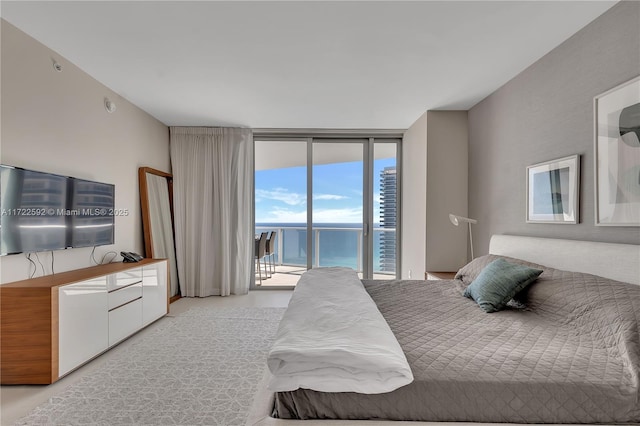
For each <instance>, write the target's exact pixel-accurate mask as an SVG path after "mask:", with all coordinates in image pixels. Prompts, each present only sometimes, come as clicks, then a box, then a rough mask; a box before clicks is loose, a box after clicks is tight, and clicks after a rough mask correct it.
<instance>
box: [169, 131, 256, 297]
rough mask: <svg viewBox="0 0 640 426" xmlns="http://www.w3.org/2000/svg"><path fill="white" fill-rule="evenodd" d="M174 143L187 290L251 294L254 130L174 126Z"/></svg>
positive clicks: (179, 245)
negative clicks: (249, 292)
mask: <svg viewBox="0 0 640 426" xmlns="http://www.w3.org/2000/svg"><path fill="white" fill-rule="evenodd" d="M170 144H171V164H172V171H173V197H174V207H173V208H174V221H175V223H174V226H175V234H176V235H175V238H176V258H177V261H178V275H179V281H180V289H181V292H182V295H183V296H190V297H193V296H196V297H205V296H212V295H220V296H228V295H229V294H246V293H247V292H248V291H249V282H250V279H251V274H252V273H253V250H254V247H253V244H254V233H253V230H252V227H251V209H252V193H253V188H252V185H253V170H252V154H251V153H252V146H253V135H252V132H251V130H250V129H239V128H210V127H171V142H170Z"/></svg>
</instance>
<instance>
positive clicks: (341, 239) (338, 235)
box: [256, 225, 395, 287]
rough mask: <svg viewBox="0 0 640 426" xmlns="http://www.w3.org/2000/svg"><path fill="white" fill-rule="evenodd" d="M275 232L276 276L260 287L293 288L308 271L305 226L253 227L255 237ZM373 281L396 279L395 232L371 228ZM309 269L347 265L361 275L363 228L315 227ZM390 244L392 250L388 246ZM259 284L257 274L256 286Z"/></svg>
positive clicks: (388, 229)
mask: <svg viewBox="0 0 640 426" xmlns="http://www.w3.org/2000/svg"><path fill="white" fill-rule="evenodd" d="M271 231H276V243H275V253H274V256H273V257H272V262H274V263H275V273H273V274H272V275H271V278H269V279H266V280H265V279H264V276H265V273H264V271H263V273H262V276H263V280H262V286H265V287H266V286H278V285H285V286H290V285H295V284H296V283H297V282H298V279H299V278H300V275H302V273H304V272H305V271H306V268H307V229H306V227H304V226H294V225H292V226H256V235H259V234H260V233H262V232H271ZM373 233H374V234H373V241H374V250H373V251H374V256H373V257H374V258H373V272H374V279H394V278H395V259H394V258H395V256H393V258H391V259H390V257H392V256H391V254H392V253H393V255H395V229H392V228H374V229H373ZM312 238H313V240H312V253H311V259H312V262H311V263H312V267H314V268H317V267H324V266H346V267H349V268H352V269H354V270H356V271H357V272H358V273H359V275H360V276H362V272H363V268H362V251H363V231H362V228H356V227H353V228H348V227H339V226H335V227H333V226H331V225H327V226H314V227H313V228H312ZM390 245H393V248H392V249H391V248H390V247H389V246H390ZM258 283H259V279H258V275H257V273H256V284H258Z"/></svg>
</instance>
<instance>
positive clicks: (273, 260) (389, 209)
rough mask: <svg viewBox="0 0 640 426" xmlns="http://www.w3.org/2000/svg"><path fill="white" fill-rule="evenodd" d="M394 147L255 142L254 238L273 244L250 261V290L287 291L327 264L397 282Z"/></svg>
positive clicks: (390, 143) (360, 142) (392, 143)
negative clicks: (271, 238) (253, 274)
mask: <svg viewBox="0 0 640 426" xmlns="http://www.w3.org/2000/svg"><path fill="white" fill-rule="evenodd" d="M399 149H400V145H399V140H398V139H387V140H384V139H378V138H348V139H336V138H301V139H282V138H280V139H277V140H276V139H269V138H265V139H264V140H262V139H256V141H255V223H256V237H259V236H260V235H261V234H262V233H263V232H267V233H268V235H274V239H275V242H274V243H273V244H272V250H271V254H270V255H269V254H266V256H265V260H264V261H262V262H261V263H260V260H261V259H259V258H258V259H256V285H255V286H254V288H256V287H261V288H272V287H281V286H292V285H295V284H296V283H297V280H298V279H299V277H300V275H301V274H302V273H303V272H304V271H306V270H307V269H310V268H316V267H327V266H346V267H349V268H352V269H354V270H356V271H357V272H358V273H359V275H360V277H362V278H375V279H386V278H388V279H393V278H395V277H396V271H399V268H398V251H397V248H398V247H399V245H398V238H397V235H399V233H398V225H399V222H398V219H399V196H398V195H399V182H398V180H397V177H398V176H399V174H398V173H397V167H398V164H397V162H396V158H398V152H399ZM261 254H262V253H258V252H257V253H256V255H257V256H258V257H260V255H261ZM258 264H260V265H262V266H261V268H262V269H258ZM267 269H268V271H267ZM267 272H269V273H267ZM266 276H269V278H265V277H266Z"/></svg>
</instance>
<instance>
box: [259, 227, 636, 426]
mask: <svg viewBox="0 0 640 426" xmlns="http://www.w3.org/2000/svg"><path fill="white" fill-rule="evenodd" d="M490 253H491V256H485V257H483V258H480V259H476V260H475V261H474V262H472V263H471V264H470V265H468V266H467V267H465V268H463V269H462V270H461V271H460V273H459V274H458V276H457V278H458V279H457V280H452V281H430V282H424V281H394V282H376V281H368V282H365V283H364V284H365V288H366V291H367V292H368V294H369V295H370V296H371V298H372V299H373V300H374V301H375V303H376V305H377V307H378V309H379V310H380V312H381V313H382V315H383V316H384V318H385V319H386V321H387V323H388V325H389V327H390V328H391V330H392V331H393V333H394V334H395V336H396V337H397V340H398V343H399V344H400V346H401V347H402V350H403V351H404V354H405V355H406V358H407V361H408V363H409V365H410V366H411V370H412V371H413V375H414V376H415V377H414V380H413V381H412V382H411V383H410V384H408V385H405V386H402V387H400V388H398V389H396V390H394V391H391V392H386V393H377V394H361V393H356V392H318V391H313V390H309V389H297V390H292V391H281V392H277V393H276V394H275V395H274V394H273V393H272V392H269V391H268V390H265V389H263V391H262V392H261V393H260V394H259V395H258V398H257V399H256V404H255V406H254V410H253V412H252V415H251V416H250V420H249V423H250V424H263V425H267V424H281V423H282V424H290V422H292V421H293V420H283V418H299V419H317V418H322V419H388V420H418V421H423V422H438V421H442V422H444V421H457V422H465V421H467V422H469V421H471V422H481V423H491V422H501V423H505V422H507V423H508V422H511V423H613V422H615V423H632V422H637V421H640V403H639V402H638V395H639V394H638V389H639V383H638V381H639V377H638V369H639V365H640V361H639V358H638V357H639V356H640V342H638V322H639V320H638V315H640V286H639V284H640V270H639V268H640V265H639V264H640V262H639V259H640V247H639V246H633V245H623V244H605V243H590V242H577V241H567V240H552V239H541V238H530V237H517V236H494V237H493V238H492V240H491V246H490ZM496 256H500V257H504V256H506V257H507V258H508V260H510V261H513V262H516V263H517V262H520V263H523V264H528V265H531V264H534V265H533V266H536V265H544V267H542V269H543V271H544V272H543V273H542V275H540V277H539V278H538V281H537V282H536V283H535V284H534V285H531V286H530V287H529V290H528V291H527V292H526V295H525V296H523V298H522V303H523V304H522V306H514V307H512V308H509V309H506V310H504V311H502V312H500V313H499V314H486V313H484V312H483V311H481V310H480V309H478V307H477V305H475V303H473V302H472V301H470V300H469V299H466V298H464V297H462V296H461V291H463V290H464V288H465V287H466V286H467V285H468V284H469V283H470V282H471V281H473V279H474V278H475V277H476V276H477V275H478V274H479V272H480V271H482V269H484V267H485V266H486V265H487V264H488V263H490V262H492V261H493V260H495V259H496ZM569 271H571V272H569ZM593 274H597V275H593ZM601 277H602V278H601ZM612 280H618V281H622V282H617V281H612ZM274 413H275V415H277V416H278V417H280V418H278V419H276V418H273V417H271V415H272V414H274ZM341 422H344V420H336V421H334V423H341ZM315 423H316V421H313V420H311V421H310V420H306V421H305V424H315ZM387 423H388V422H385V421H382V420H375V421H373V422H371V421H370V422H368V423H367V424H387ZM322 424H326V421H323V423H322ZM391 424H398V422H397V421H396V422H391ZM411 424H416V422H415V421H414V422H412V423H411Z"/></svg>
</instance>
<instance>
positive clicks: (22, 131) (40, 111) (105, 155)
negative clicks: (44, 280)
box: [0, 20, 170, 283]
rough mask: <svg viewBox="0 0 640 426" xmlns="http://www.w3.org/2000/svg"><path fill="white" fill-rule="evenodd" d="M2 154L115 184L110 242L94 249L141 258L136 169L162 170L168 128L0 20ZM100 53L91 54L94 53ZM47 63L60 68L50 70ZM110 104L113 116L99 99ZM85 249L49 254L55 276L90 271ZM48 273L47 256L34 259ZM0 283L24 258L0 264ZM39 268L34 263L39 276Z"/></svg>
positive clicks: (0, 157) (19, 269)
mask: <svg viewBox="0 0 640 426" xmlns="http://www.w3.org/2000/svg"><path fill="white" fill-rule="evenodd" d="M0 22H1V26H2V29H1V34H2V38H1V55H2V57H1V60H2V63H1V65H2V74H1V79H2V80H1V89H2V90H1V96H2V110H1V119H2V120H1V121H2V128H1V131H0V135H1V141H2V143H1V145H0V147H1V151H0V161H1V162H2V163H3V164H9V165H13V166H19V167H24V168H28V169H34V170H38V171H44V172H51V173H57V174H62V175H69V176H74V177H78V178H83V179H89V180H95V181H100V182H107V183H111V184H115V188H116V189H115V190H116V202H115V207H116V208H117V209H129V212H130V213H129V215H128V216H123V217H116V222H115V227H116V228H115V229H116V233H115V244H114V245H112V246H102V247H98V248H97V249H96V258H97V259H98V260H100V258H101V257H102V255H103V254H104V253H106V252H107V251H110V250H114V251H117V252H118V253H119V252H120V251H121V250H127V251H131V250H132V251H137V252H139V253H142V252H143V251H144V250H143V243H142V224H141V218H140V201H139V192H138V178H137V170H138V167H140V166H150V167H154V168H157V169H160V170H164V171H170V170H169V167H170V165H169V131H168V128H167V126H165V125H164V124H162V123H161V122H159V121H158V120H156V119H154V118H153V117H151V116H150V115H149V114H147V113H145V112H144V111H142V110H141V109H139V108H138V107H136V106H135V105H133V104H131V103H130V102H128V101H126V100H125V99H124V98H122V97H121V96H119V95H117V94H116V93H114V92H113V91H111V90H109V88H107V87H106V86H104V85H102V84H101V83H99V82H98V81H96V80H95V79H93V78H92V77H91V76H89V75H87V74H86V73H85V72H83V71H82V70H80V69H79V68H78V67H76V66H74V65H73V64H71V63H70V62H68V61H67V60H66V59H65V58H63V57H61V56H60V55H58V54H57V53H56V52H54V51H52V50H50V49H48V48H47V47H46V46H44V45H43V44H41V43H39V42H38V41H36V40H34V39H33V38H31V37H29V36H28V35H26V34H25V33H23V32H21V31H20V30H18V29H17V28H15V27H14V26H12V25H11V24H9V23H7V22H6V21H4V20H1V21H0ZM99 54H100V52H96V55H99ZM53 60H56V61H57V62H59V63H60V64H62V66H63V71H62V72H56V71H55V70H54V69H53V66H52V64H53ZM105 97H108V98H109V99H111V100H112V101H114V102H115V103H116V104H117V110H116V111H115V112H114V113H113V114H109V113H107V111H106V110H105V108H104V105H103V102H104V98H105ZM90 253H91V248H82V249H69V250H60V251H55V252H54V254H55V272H61V271H66V270H72V269H78V268H84V267H88V266H91V265H92V263H91V262H90V260H89V255H90ZM40 259H41V261H42V263H43V264H44V266H45V271H46V273H47V274H49V273H51V253H50V252H46V253H42V254H40ZM0 264H1V269H0V282H1V283H7V282H11V281H16V280H20V279H25V278H28V270H29V262H28V261H27V260H26V259H25V257H24V255H12V256H4V257H2V258H1V259H0ZM39 275H42V269H41V268H40V265H39V264H38V274H37V275H36V276H39Z"/></svg>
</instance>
